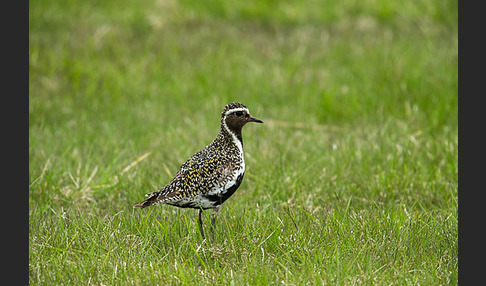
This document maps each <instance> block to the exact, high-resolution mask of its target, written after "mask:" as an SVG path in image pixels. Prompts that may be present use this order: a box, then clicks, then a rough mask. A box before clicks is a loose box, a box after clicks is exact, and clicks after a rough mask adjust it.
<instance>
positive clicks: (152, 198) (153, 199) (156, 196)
mask: <svg viewBox="0 0 486 286" xmlns="http://www.w3.org/2000/svg"><path fill="white" fill-rule="evenodd" d="M146 196H147V197H149V198H148V199H146V200H145V201H143V202H141V203H139V204H136V205H134V206H133V207H134V208H140V209H143V208H146V207H150V206H151V205H154V204H156V203H158V202H160V192H155V193H150V194H147V195H146Z"/></svg>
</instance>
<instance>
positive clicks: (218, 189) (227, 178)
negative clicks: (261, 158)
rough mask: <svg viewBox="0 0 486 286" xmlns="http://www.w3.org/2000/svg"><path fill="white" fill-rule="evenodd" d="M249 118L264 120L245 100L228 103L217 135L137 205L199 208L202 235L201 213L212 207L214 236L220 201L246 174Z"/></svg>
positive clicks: (139, 206)
mask: <svg viewBox="0 0 486 286" xmlns="http://www.w3.org/2000/svg"><path fill="white" fill-rule="evenodd" d="M248 122H258V123H263V121H261V120H260V119H257V118H255V117H253V116H251V115H250V112H249V110H248V108H247V107H246V106H245V105H244V104H242V103H239V102H232V103H229V104H227V105H226V106H225V107H224V108H223V112H222V113H221V126H220V128H219V134H218V136H217V137H216V139H214V140H213V142H211V144H209V145H208V146H206V147H205V148H203V149H202V150H201V151H199V152H197V153H196V154H194V155H192V156H191V157H190V158H189V159H188V160H187V161H186V162H185V163H184V164H182V166H181V168H180V169H179V171H178V172H177V174H176V175H175V177H174V178H173V179H172V181H170V182H169V184H168V185H167V186H165V187H163V188H162V189H160V190H159V191H157V192H154V193H150V194H147V195H146V196H147V197H148V198H147V199H146V200H145V201H143V202H141V203H139V204H136V205H135V206H134V207H135V208H146V207H149V206H152V205H154V204H158V203H164V204H169V205H173V206H177V207H181V208H194V209H199V218H198V224H199V230H200V232H201V235H202V238H203V239H205V236H204V229H203V225H202V219H201V214H202V211H203V210H206V209H213V210H214V211H213V215H212V219H211V225H212V229H211V230H212V236H213V239H214V224H215V220H216V213H217V211H218V210H219V207H220V206H221V204H222V203H224V202H225V201H226V200H227V199H228V198H229V197H231V195H232V194H234V192H235V191H236V190H237V189H238V187H239V186H240V184H241V181H242V180H243V176H244V175H245V158H244V155H243V138H242V136H241V129H242V128H243V126H244V125H245V124H246V123H248Z"/></svg>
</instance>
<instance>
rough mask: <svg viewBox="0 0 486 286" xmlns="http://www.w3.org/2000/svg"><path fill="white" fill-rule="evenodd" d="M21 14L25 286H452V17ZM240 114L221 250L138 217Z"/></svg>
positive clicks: (53, 5)
mask: <svg viewBox="0 0 486 286" xmlns="http://www.w3.org/2000/svg"><path fill="white" fill-rule="evenodd" d="M29 6H30V7H29V83H30V84H29V281H30V284H32V285H42V284H47V285H52V284H70V285H72V284H93V285H144V284H148V285H164V284H196V283H198V284H199V283H201V284H214V283H219V284H235V285H243V284H251V285H268V284H291V285H315V284H330V285H335V284H337V285H349V284H412V285H416V284H426V285H444V284H453V285H454V284H457V276H458V258H457V247H458V244H457V235H458V226H457V184H458V157H457V153H458V129H457V119H458V113H457V107H458V101H457V100H458V95H457V87H458V64H457V58H458V41H457V1H432V0H431V1H425V0H422V1H414V2H410V3H399V2H397V1H372V0H368V1H351V2H349V3H341V2H338V1H307V2H306V1H302V2H298V3H297V2H295V1H292V2H290V1H258V2H248V1H236V2H235V1H233V2H228V1H215V0H211V1H204V2H201V1H188V0H185V1H179V2H176V1H148V0H143V1H128V2H126V3H125V4H124V5H119V3H118V2H115V1H87V2H77V1H40V0H39V1H33V2H32V1H31V2H30V3H29ZM231 101H241V102H243V103H245V104H246V105H247V106H248V107H249V108H250V111H251V113H252V115H254V116H255V117H258V118H260V119H262V120H263V121H264V122H265V123H264V124H262V125H248V126H246V127H245V128H244V130H243V133H244V134H243V137H244V140H245V158H246V165H247V172H246V174H245V179H244V181H243V183H242V185H241V187H240V189H239V190H238V191H237V192H236V193H235V195H234V196H233V197H232V198H231V199H229V200H228V201H227V202H226V203H225V205H224V207H223V208H222V210H221V212H220V214H219V217H218V221H217V225H216V232H215V233H216V237H215V241H214V242H210V241H205V242H202V241H201V237H200V234H199V232H198V229H197V224H196V221H197V212H196V211H194V210H185V209H178V208H174V207H171V206H158V207H153V208H148V209H144V210H134V209H132V206H133V204H135V203H138V202H140V201H141V200H143V198H144V194H145V193H148V192H152V191H155V190H157V189H158V188H160V187H162V186H163V185H164V184H166V183H167V182H168V181H169V180H170V179H171V178H172V175H173V174H174V173H175V172H176V171H177V169H178V167H179V166H180V165H181V164H182V163H183V162H184V161H185V160H186V159H187V158H188V157H189V156H190V155H192V154H193V153H194V152H195V151H197V150H199V149H200V148H202V147H204V146H205V145H206V144H208V143H209V142H210V141H211V140H212V139H213V138H214V137H215V136H216V133H217V131H218V128H219V114H220V112H221V109H222V108H223V106H224V105H225V104H226V103H228V102H231ZM204 221H205V225H206V226H208V225H209V222H210V213H209V212H207V213H205V217H204Z"/></svg>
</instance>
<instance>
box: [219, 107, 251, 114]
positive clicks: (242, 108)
mask: <svg viewBox="0 0 486 286" xmlns="http://www.w3.org/2000/svg"><path fill="white" fill-rule="evenodd" d="M237 111H246V112H248V113H250V111H249V110H248V108H244V107H239V108H233V109H230V110H228V111H226V112H225V113H224V115H228V114H230V113H233V112H237Z"/></svg>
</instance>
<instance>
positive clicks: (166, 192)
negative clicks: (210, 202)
mask: <svg viewBox="0 0 486 286" xmlns="http://www.w3.org/2000/svg"><path fill="white" fill-rule="evenodd" d="M234 171H235V164H234V163H233V161H232V160H231V159H230V158H226V157H224V156H221V157H217V156H210V154H209V152H206V150H204V149H203V150H201V151H200V152H198V153H196V154H194V155H193V156H192V157H191V158H189V159H188V160H187V161H186V162H185V163H184V164H182V166H181V168H180V169H179V171H178V172H177V174H176V175H175V177H174V178H173V179H172V181H170V183H169V184H168V185H167V186H165V187H164V188H162V189H161V190H159V191H157V192H154V193H150V194H147V196H148V198H147V199H146V200H145V201H143V202H141V203H140V204H137V205H135V207H139V208H144V207H148V206H151V205H153V204H156V203H163V202H167V201H169V200H171V201H172V200H177V199H178V198H184V197H186V198H194V197H195V196H197V195H198V194H200V193H203V194H205V193H208V192H209V191H211V190H212V189H213V188H215V187H220V188H221V187H223V186H224V185H225V184H226V182H227V181H229V180H231V178H232V177H233V174H234Z"/></svg>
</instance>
